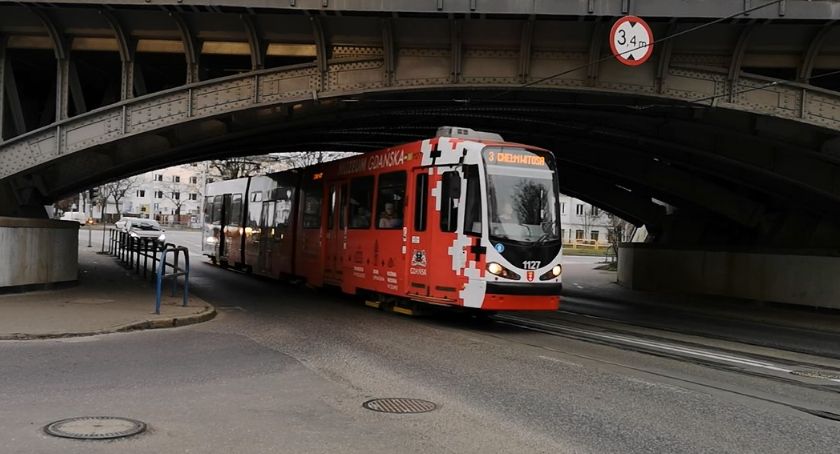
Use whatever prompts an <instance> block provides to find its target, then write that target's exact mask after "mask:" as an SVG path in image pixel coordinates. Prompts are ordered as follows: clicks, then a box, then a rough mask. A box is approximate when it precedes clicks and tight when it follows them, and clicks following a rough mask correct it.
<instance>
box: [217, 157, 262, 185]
mask: <svg viewBox="0 0 840 454" xmlns="http://www.w3.org/2000/svg"><path fill="white" fill-rule="evenodd" d="M265 163H266V161H265V159H263V157H262V156H245V157H239V158H230V159H213V160H211V161H210V176H211V177H212V178H214V179H220V180H233V179H236V178H240V177H245V176H250V175H256V174H258V173H260V171H261V170H262V168H263V166H264V165H265Z"/></svg>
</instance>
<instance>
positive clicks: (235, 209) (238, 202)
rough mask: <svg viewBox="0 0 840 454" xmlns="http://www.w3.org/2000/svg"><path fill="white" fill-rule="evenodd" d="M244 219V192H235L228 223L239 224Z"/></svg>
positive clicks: (231, 200) (232, 197) (231, 201)
mask: <svg viewBox="0 0 840 454" xmlns="http://www.w3.org/2000/svg"><path fill="white" fill-rule="evenodd" d="M241 221H242V194H233V195H232V196H231V199H230V216H229V218H228V222H227V225H234V226H238V225H239V224H240V222H241Z"/></svg>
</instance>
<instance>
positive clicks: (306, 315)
mask: <svg viewBox="0 0 840 454" xmlns="http://www.w3.org/2000/svg"><path fill="white" fill-rule="evenodd" d="M169 234H170V238H171V239H173V240H176V242H177V238H178V236H179V235H182V233H180V232H169ZM190 238H194V236H193V237H190V236H189V234H187V235H186V236H185V238H184V241H182V242H186V241H195V240H194V239H190ZM192 289H193V291H194V292H196V293H197V294H199V295H200V296H201V297H202V298H204V299H206V300H208V301H210V302H211V303H213V304H214V305H216V306H217V308H218V309H219V311H220V315H219V317H217V319H215V320H213V321H211V322H208V323H205V324H201V325H194V326H189V327H184V328H177V329H171V330H156V331H146V332H136V333H128V334H115V335H106V336H97V337H92V338H81V339H69V340H56V341H32V342H2V343H0V371H2V373H0V403H2V405H0V440H3V443H2V448H0V452H3V453H33V452H35V453H41V452H62V453H75V452H78V453H100V452H103V453H104V452H149V453H152V452H154V453H160V452H167V453H169V452H196V453H215V452H243V453H245V452H247V453H260V452H290V453H297V452H365V453H369V452H400V453H402V452H424V453H426V452H476V453H478V452H482V453H487V452H551V453H557V452H598V453H602V452H616V453H618V452H621V453H626V452H761V453H774V452H780V453H790V452H808V453H816V452H826V453H835V452H837V446H838V445H840V422H838V421H836V420H832V419H829V418H825V417H820V416H818V415H817V414H819V412H820V411H824V412H831V411H832V410H833V411H835V412H837V413H840V395H838V388H837V387H836V386H833V385H829V384H827V383H828V382H824V381H823V382H820V383H821V384H820V386H803V385H802V383H800V382H793V381H785V380H778V379H773V378H770V377H766V376H762V375H759V374H749V373H743V371H739V370H737V369H736V368H732V369H731V370H727V369H726V368H717V367H709V365H707V364H703V363H701V362H696V361H687V360H684V359H680V358H674V357H669V356H667V355H657V354H651V353H650V352H647V353H645V352H639V351H636V350H633V349H629V348H619V347H616V346H614V345H608V344H604V343H598V342H592V341H589V340H587V339H579V338H573V337H567V336H557V335H553V334H550V333H547V332H537V331H533V330H528V329H524V328H520V327H517V326H512V325H509V324H502V323H497V322H490V323H479V322H475V321H472V320H468V319H464V318H462V317H456V316H434V317H426V318H419V319H418V318H407V317H403V316H398V315H394V314H390V313H385V312H381V311H377V310H373V309H370V308H367V307H365V306H364V305H362V304H361V303H360V302H358V301H355V300H353V299H352V298H348V297H346V296H343V295H340V294H335V293H330V292H323V291H322V292H315V291H312V290H309V289H306V288H300V287H294V286H290V285H285V284H282V283H279V282H274V281H269V280H264V279H257V278H254V277H253V276H247V275H243V274H239V273H235V272H231V271H226V270H221V269H218V268H215V267H213V266H211V265H209V264H205V263H201V262H198V263H194V265H193V278H192ZM788 359H790V356H788ZM794 359H795V358H794ZM815 383H816V382H815ZM376 397H412V398H420V399H426V400H429V401H433V402H435V403H437V404H438V405H439V408H438V409H437V410H435V411H433V412H430V413H425V414H419V415H388V414H382V413H375V412H371V411H369V410H366V409H364V408H362V406H361V405H362V403H363V402H365V401H367V400H368V399H371V398H376ZM806 410H814V411H813V412H808V411H806ZM815 413H817V414H815ZM82 415H114V416H125V417H131V418H137V419H140V420H143V421H145V422H147V423H148V424H149V426H150V430H149V431H148V432H147V433H145V434H143V435H140V436H137V437H133V438H129V439H123V440H118V441H112V442H79V441H74V440H65V439H57V438H51V437H48V436H46V435H45V434H43V432H42V431H41V427H42V426H43V425H45V424H47V423H48V422H51V421H54V420H58V419H62V418H66V417H70V416H82Z"/></svg>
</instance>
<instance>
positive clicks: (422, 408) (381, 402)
mask: <svg viewBox="0 0 840 454" xmlns="http://www.w3.org/2000/svg"><path fill="white" fill-rule="evenodd" d="M362 406H363V407H365V408H367V409H368V410H373V411H381V412H382V413H426V412H429V411H432V410H434V409H435V408H437V405H435V403H434V402H429V401H428V400H420V399H407V398H404V397H391V398H387V399H373V400H369V401H367V402H365V403H363V404H362Z"/></svg>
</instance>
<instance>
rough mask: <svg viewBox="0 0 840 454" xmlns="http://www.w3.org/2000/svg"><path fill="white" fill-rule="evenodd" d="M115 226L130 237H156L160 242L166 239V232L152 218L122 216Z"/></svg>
mask: <svg viewBox="0 0 840 454" xmlns="http://www.w3.org/2000/svg"><path fill="white" fill-rule="evenodd" d="M116 227H117V229H119V230H122V231H123V232H128V234H129V235H130V236H131V237H132V238H156V239H157V240H158V241H161V242H163V241H166V233H164V230H163V229H162V228H160V224H158V221H155V220H154V219H142V218H122V219H120V220H119V221H117V223H116Z"/></svg>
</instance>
